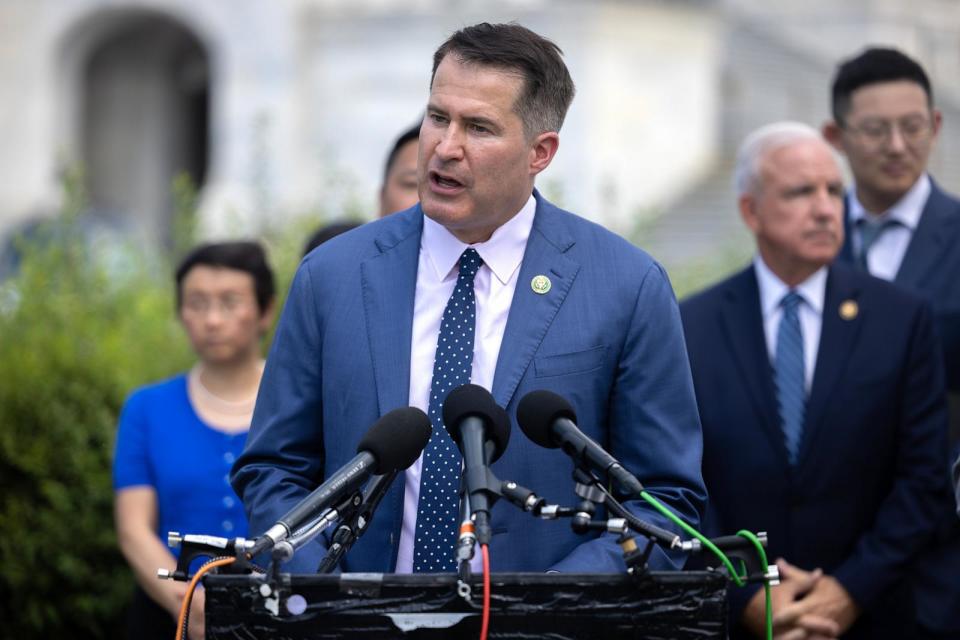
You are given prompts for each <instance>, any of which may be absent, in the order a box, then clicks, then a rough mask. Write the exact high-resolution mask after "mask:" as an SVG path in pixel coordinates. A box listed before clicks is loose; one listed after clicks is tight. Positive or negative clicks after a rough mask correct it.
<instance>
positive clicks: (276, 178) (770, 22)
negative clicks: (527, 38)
mask: <svg viewBox="0 0 960 640" xmlns="http://www.w3.org/2000/svg"><path fill="white" fill-rule="evenodd" d="M910 6H911V9H910V10H907V9H905V8H903V7H902V6H901V3H900V2H896V1H893V0H850V1H848V2H845V3H835V2H826V1H825V0H807V1H806V2H804V3H796V2H790V1H787V0H769V1H766V2H763V3H758V2H749V1H748V0H713V1H711V0H680V1H676V0H675V1H667V0H660V1H657V0H550V1H548V0H457V1H452V0H231V1H229V2H227V1H221V0H32V1H30V2H27V1H26V0H5V1H4V2H2V3H0V136H2V139H3V141H4V144H3V145H0V235H2V233H3V231H4V230H9V229H12V228H15V227H17V226H18V225H21V224H23V223H24V222H25V221H27V220H30V219H35V218H38V217H43V216H49V215H52V214H53V213H55V212H56V211H57V210H58V208H59V207H60V206H61V201H62V182H63V181H64V179H65V177H66V176H68V175H71V173H72V172H73V171H74V170H76V169H77V168H82V169H83V175H84V177H83V185H84V186H85V187H86V189H87V197H88V201H89V205H90V209H89V215H90V216H92V217H95V218H98V219H100V220H102V221H106V222H107V223H108V224H112V225H115V226H118V227H121V228H126V229H129V230H130V232H131V233H133V234H135V235H137V236H138V237H140V238H142V239H143V241H144V242H153V243H162V242H167V241H169V238H170V235H171V226H172V215H173V210H174V199H173V195H172V190H171V185H172V183H173V179H174V177H175V176H176V175H178V174H180V173H184V172H185V173H186V174H189V175H190V176H191V177H192V179H193V181H194V182H195V183H196V184H197V185H199V197H200V214H199V215H200V220H199V222H200V225H201V229H202V230H203V232H204V234H205V235H207V236H223V235H233V234H237V233H256V232H258V231H259V230H262V229H264V228H266V227H268V226H275V225H276V224H278V222H282V221H283V219H284V218H285V217H286V218H289V217H292V216H296V215H303V214H305V213H306V212H318V213H320V214H323V213H326V214H327V215H330V216H337V215H340V214H342V213H345V212H349V213H353V214H357V215H361V216H367V217H370V218H372V217H373V216H374V214H375V211H376V208H375V194H376V189H377V186H378V185H379V181H380V176H381V172H382V162H383V159H384V156H385V154H386V151H387V149H388V148H389V146H390V144H391V143H392V140H393V138H394V137H395V136H396V134H397V133H399V132H400V131H401V130H403V129H404V128H405V127H407V126H409V125H410V124H412V123H414V122H416V121H417V120H418V119H419V118H420V116H421V113H422V109H423V106H424V104H425V101H426V98H427V95H428V90H429V81H430V66H431V57H432V53H433V50H434V49H435V48H436V46H437V45H438V44H439V43H440V42H441V41H442V40H443V39H444V38H445V37H446V36H447V35H449V33H451V32H452V31H454V30H455V29H457V28H459V27H460V26H463V25H465V24H471V23H474V22H479V21H484V20H486V21H491V22H495V21H496V22H499V21H509V20H517V21H519V22H521V23H522V24H524V25H526V26H529V27H530V28H532V29H534V30H536V31H538V32H540V33H542V34H544V35H546V36H548V37H550V38H551V39H553V40H554V41H555V42H557V44H559V45H560V47H561V48H562V49H563V50H564V52H565V57H566V60H567V63H568V65H569V66H570V69H571V73H572V75H573V78H574V81H575V82H576V83H577V89H578V92H577V97H576V98H575V100H574V103H573V107H572V109H571V111H570V114H569V116H568V119H567V122H566V124H565V126H564V130H563V133H562V136H561V137H562V144H561V148H560V152H559V155H558V157H557V158H556V160H555V161H554V163H553V165H552V166H551V167H550V168H549V169H548V170H547V171H546V172H545V173H544V174H543V175H542V177H541V178H540V179H539V181H538V183H539V185H540V188H541V189H542V190H543V191H544V192H545V193H546V194H547V195H548V196H549V197H551V198H553V199H555V200H557V201H559V202H560V203H562V204H563V205H565V206H567V207H569V208H571V209H573V210H575V211H577V212H579V213H581V214H583V215H585V216H587V217H590V218H592V219H594V220H597V221H599V222H601V223H603V224H606V225H607V226H609V227H611V228H614V229H615V230H617V231H620V232H622V233H626V234H628V235H635V234H636V231H637V229H638V228H639V227H640V226H643V228H644V229H646V231H647V233H645V234H644V235H645V237H647V238H648V240H649V244H648V246H649V248H650V249H651V250H652V251H653V253H654V254H655V255H658V256H663V257H664V258H665V259H667V260H668V261H669V260H670V259H684V258H685V257H687V256H688V255H698V254H699V253H700V252H702V251H705V250H708V249H709V248H710V247H712V246H714V245H715V244H716V243H717V241H718V239H719V240H723V239H724V238H727V237H728V236H729V237H732V238H737V237H739V236H737V233H738V232H739V231H738V229H739V226H738V223H736V219H735V215H734V213H733V211H734V207H733V201H732V192H731V190H730V189H729V188H727V186H726V185H727V184H728V183H729V171H730V164H731V158H732V153H733V151H732V150H733V149H734V148H735V145H736V143H737V142H738V141H739V139H740V138H741V137H742V135H743V134H744V133H745V132H746V131H748V130H750V129H752V128H754V127H755V126H757V125H759V124H762V123H764V122H767V121H770V120H775V119H781V118H795V119H800V120H804V121H807V122H810V123H813V124H819V122H821V121H822V120H823V119H824V118H825V117H826V115H827V102H828V97H827V94H828V82H829V76H830V73H831V71H832V68H833V65H834V63H835V61H836V60H837V59H838V58H840V57H843V56H846V55H849V54H851V53H853V52H854V51H856V50H857V49H859V48H861V47H862V46H863V45H864V44H865V43H867V42H888V43H894V44H897V45H899V46H903V47H904V48H905V49H907V50H908V51H910V52H912V53H914V54H916V55H918V56H919V57H920V58H921V59H922V60H923V61H924V62H925V63H926V64H927V65H928V67H929V69H930V70H931V71H932V72H933V75H934V76H935V78H938V79H939V80H941V81H944V80H950V79H952V78H953V77H956V71H957V66H958V65H960V50H958V49H960V48H958V44H957V43H958V42H960V39H958V38H957V36H958V33H957V31H958V29H960V27H958V20H957V15H958V9H957V8H955V6H956V4H955V3H953V2H951V1H950V0H918V1H917V2H914V3H911V5H910ZM930 15H939V16H941V17H942V18H943V19H931V18H930V17H929V16H930ZM940 87H941V84H938V90H939V89H940ZM938 100H939V102H940V104H941V106H943V107H945V108H946V111H947V114H946V116H947V117H946V120H947V128H946V129H945V131H944V134H945V137H949V136H950V133H951V131H953V130H955V129H953V128H952V126H953V125H952V123H955V122H957V119H958V117H960V114H955V105H956V104H957V100H956V97H955V95H953V94H950V93H949V92H948V91H945V90H944V91H940V94H939V96H938ZM951 153H952V151H951V150H950V149H949V148H948V145H943V144H941V146H940V151H939V152H938V155H937V157H936V159H935V161H934V162H935V168H936V170H937V173H938V176H939V177H940V178H941V181H943V182H945V183H946V184H947V186H948V187H950V186H951V184H956V183H957V180H956V179H955V178H956V175H957V173H958V171H960V168H958V167H960V162H957V161H956V160H954V158H953V156H952V155H951ZM641 223H642V224H641ZM638 225H639V226H638Z"/></svg>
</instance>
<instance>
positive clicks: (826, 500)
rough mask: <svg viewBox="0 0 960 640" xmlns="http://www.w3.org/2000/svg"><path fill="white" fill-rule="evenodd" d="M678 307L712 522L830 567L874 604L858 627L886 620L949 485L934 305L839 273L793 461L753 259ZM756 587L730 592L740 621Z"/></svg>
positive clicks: (867, 605) (832, 279)
mask: <svg viewBox="0 0 960 640" xmlns="http://www.w3.org/2000/svg"><path fill="white" fill-rule="evenodd" d="M845 301H853V302H854V303H855V304H856V305H857V310H858V312H857V314H856V317H854V318H852V319H844V318H843V317H842V316H841V315H840V311H839V310H840V306H841V304H842V303H844V302H845ZM848 308H849V305H848ZM680 309H681V315H682V317H683V324H684V330H685V334H686V339H687V346H688V349H689V353H690V362H691V369H692V371H693V380H694V387H695V389H696V393H697V401H698V403H699V407H700V417H701V420H702V423H703V435H704V464H703V471H704V479H705V481H706V483H707V488H708V489H709V491H710V508H709V510H708V515H707V525H706V526H707V528H708V530H710V531H711V532H723V533H729V532H734V531H737V530H739V529H741V528H746V529H749V530H751V531H766V532H768V533H769V540H770V546H769V549H768V553H767V555H768V557H769V558H771V560H772V559H773V558H776V557H779V556H782V557H784V558H786V559H787V560H788V561H790V562H792V563H794V564H796V565H798V566H800V567H802V568H805V569H808V570H810V569H814V568H816V567H822V568H823V569H824V571H826V572H827V573H829V574H831V575H833V576H834V577H835V578H836V579H837V580H839V581H840V583H841V584H843V586H844V587H845V588H846V589H847V591H848V592H849V593H850V595H851V596H852V597H853V598H854V600H855V601H856V602H857V603H858V604H859V605H860V606H861V608H863V609H864V611H865V612H866V613H865V616H864V619H863V620H861V622H860V623H858V626H859V627H860V629H861V630H863V629H864V628H865V627H866V626H867V625H870V624H872V623H875V622H877V617H878V616H880V617H882V616H883V614H884V613H886V612H885V611H881V610H880V609H881V608H880V607H879V606H877V605H878V603H879V602H880V601H881V600H882V599H884V596H885V594H887V593H889V591H890V590H891V588H893V587H894V586H895V585H897V583H898V582H899V581H900V580H901V579H902V577H903V576H904V574H905V571H906V569H907V565H908V563H909V562H910V560H911V559H912V558H913V557H914V556H915V554H916V553H917V551H919V550H920V548H921V547H922V546H923V545H924V544H926V543H928V541H929V538H930V537H931V536H932V533H933V530H934V525H935V522H936V513H937V508H938V503H937V498H938V492H939V491H941V490H942V489H943V486H944V483H943V479H942V477H941V474H940V473H939V466H938V463H939V460H940V458H941V456H942V454H943V448H944V446H945V443H946V421H947V418H946V404H945V401H944V397H943V367H942V364H941V362H940V358H939V355H938V352H937V349H938V343H937V340H936V335H935V332H934V329H933V323H932V320H931V315H930V311H929V308H928V306H927V305H926V304H925V303H923V302H922V301H921V300H920V299H918V298H916V297H914V296H913V295H911V294H909V293H906V292H903V291H901V290H899V289H898V288H896V287H894V286H892V285H890V284H888V283H885V282H883V281H881V280H878V279H876V278H872V277H870V276H867V275H864V274H861V273H858V272H855V271H853V270H851V269H849V268H848V267H845V266H842V265H835V266H833V267H831V268H830V271H829V274H828V277H827V285H826V295H825V301H824V309H823V324H822V330H821V336H820V345H819V349H818V353H817V364H816V369H815V371H814V376H813V385H812V388H811V393H810V397H809V400H808V404H807V412H806V417H805V426H804V432H803V436H802V441H801V445H800V453H799V459H798V462H797V465H796V466H795V467H794V466H791V465H790V463H789V462H788V458H787V450H786V446H785V444H784V437H783V431H782V428H781V426H780V419H779V415H778V411H777V402H776V395H775V392H774V386H773V373H772V366H771V364H770V358H769V356H768V353H767V346H766V341H765V338H764V331H763V319H762V315H761V309H760V295H759V290H758V285H757V280H756V275H755V272H754V269H753V267H750V268H748V269H747V270H745V271H743V272H741V273H739V274H737V275H735V276H733V277H732V278H730V279H728V280H726V281H724V282H722V283H720V284H719V285H717V286H715V287H713V288H711V289H709V290H707V291H706V292H704V293H701V294H699V295H697V296H694V297H693V298H690V299H689V300H685V301H684V302H683V303H682V304H681V306H680ZM752 593H753V590H750V589H743V590H738V591H737V592H734V596H733V600H732V603H733V607H732V610H733V614H734V618H735V619H736V620H739V617H740V615H741V614H742V609H743V606H744V605H745V603H746V601H747V599H748V598H749V597H750V596H751V595H752ZM908 613H909V612H908ZM871 619H872V620H871ZM893 620H895V618H893ZM879 628H881V629H885V630H887V629H891V630H892V626H890V625H886V626H881V627H879ZM856 633H857V631H856V627H855V628H854V635H856ZM863 633H866V635H865V636H864V637H871V636H870V635H869V633H867V632H863ZM874 637H887V636H885V635H877V636H874Z"/></svg>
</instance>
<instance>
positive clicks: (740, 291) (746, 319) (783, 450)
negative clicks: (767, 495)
mask: <svg viewBox="0 0 960 640" xmlns="http://www.w3.org/2000/svg"><path fill="white" fill-rule="evenodd" d="M724 293H725V304H724V305H723V306H722V308H721V311H720V316H721V320H720V321H721V325H722V327H723V334H724V336H725V339H726V341H727V343H728V345H729V347H730V351H731V352H732V353H733V357H734V361H735V362H736V364H737V370H738V371H739V373H740V377H741V379H742V380H743V384H744V388H745V389H746V390H747V394H748V395H749V396H750V400H751V403H752V404H753V408H754V410H755V411H756V414H757V417H758V422H759V424H760V425H762V428H763V431H764V433H765V434H766V435H767V437H768V438H769V439H770V442H771V444H772V445H773V448H774V450H775V451H777V452H779V455H780V456H781V458H782V460H783V464H784V466H785V467H786V466H788V463H787V461H788V456H787V447H786V444H785V442H784V437H783V429H782V428H781V426H780V414H779V412H778V411H777V398H776V392H775V391H774V387H773V376H772V370H771V366H770V357H769V355H768V353H767V343H766V338H765V337H764V336H765V333H764V330H763V312H762V310H761V308H760V289H759V287H758V285H757V276H756V274H755V272H754V269H753V267H752V266H751V267H748V268H747V269H746V270H744V271H741V272H740V273H739V274H737V275H736V276H734V277H733V278H732V279H731V280H730V282H729V284H728V286H727V289H726V291H725V292H724Z"/></svg>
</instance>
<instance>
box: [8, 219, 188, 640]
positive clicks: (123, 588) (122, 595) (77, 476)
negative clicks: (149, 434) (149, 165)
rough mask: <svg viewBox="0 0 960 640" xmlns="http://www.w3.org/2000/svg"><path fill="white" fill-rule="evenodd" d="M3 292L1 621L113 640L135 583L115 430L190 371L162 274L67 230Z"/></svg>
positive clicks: (48, 231) (35, 630) (126, 252)
mask: <svg viewBox="0 0 960 640" xmlns="http://www.w3.org/2000/svg"><path fill="white" fill-rule="evenodd" d="M20 250H21V255H22V262H21V264H20V271H19V273H18V275H17V276H16V277H15V278H14V279H12V280H10V281H8V282H6V283H3V284H2V285H0V287H2V291H0V301H2V303H0V478H2V486H3V490H2V491H0V562H2V566H3V571H2V573H0V592H2V593H3V594H4V596H3V598H2V599H0V612H2V613H0V616H2V619H3V620H4V635H6V636H7V637H17V638H33V637H62V638H68V637H69V638H104V637H110V636H117V635H118V630H119V628H120V626H121V624H122V620H121V612H122V609H123V608H124V606H125V605H126V602H127V600H128V598H129V596H130V594H131V592H132V585H133V581H132V577H131V574H130V571H129V570H128V568H127V565H126V563H125V562H124V560H123V558H122V556H121V555H120V553H119V551H118V548H117V544H116V538H115V535H114V529H113V508H112V504H113V490H112V484H111V463H112V454H113V444H114V436H115V433H116V421H117V415H118V412H119V410H120V407H121V405H122V403H123V400H124V398H125V397H126V395H127V394H128V393H129V392H130V390H131V389H133V388H134V387H136V386H138V385H141V384H144V383H145V382H148V381H150V380H154V379H157V378H161V377H164V376H167V375H170V374H172V373H173V372H175V371H178V370H182V369H183V368H184V367H186V366H188V364H189V363H190V361H191V358H190V353H189V349H188V347H187V343H186V340H185V338H184V337H183V332H182V331H181V329H180V328H179V326H178V324H177V322H176V319H175V316H174V309H173V301H172V297H173V296H172V293H173V292H172V285H171V284H170V282H169V281H170V277H169V273H170V270H169V267H166V266H164V267H162V268H154V269H150V268H149V267H148V266H146V265H144V263H143V262H142V260H141V259H140V257H139V256H138V254H137V253H136V252H135V251H134V250H133V248H132V247H129V246H117V245H116V241H114V242H113V243H111V246H102V245H97V244H91V243H90V242H89V241H88V240H84V239H83V234H82V233H80V232H79V230H78V225H77V222H76V220H75V219H71V217H70V216H66V217H65V218H64V219H62V220H58V221H56V222H54V223H51V224H50V225H48V226H47V227H46V228H44V229H43V232H42V234H41V238H40V239H39V240H34V241H32V242H30V243H25V244H22V245H21V247H20Z"/></svg>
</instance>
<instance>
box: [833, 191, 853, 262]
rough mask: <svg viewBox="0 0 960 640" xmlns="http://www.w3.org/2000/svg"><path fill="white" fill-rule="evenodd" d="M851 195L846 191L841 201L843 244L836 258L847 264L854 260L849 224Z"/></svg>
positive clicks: (850, 226)
mask: <svg viewBox="0 0 960 640" xmlns="http://www.w3.org/2000/svg"><path fill="white" fill-rule="evenodd" d="M852 197H853V196H852V195H851V194H850V192H849V191H848V192H847V197H846V198H844V201H843V202H844V210H843V246H842V247H840V254H839V255H838V256H837V260H840V261H841V262H846V263H847V264H854V263H855V262H856V261H855V260H854V259H853V225H852V224H850V198H852Z"/></svg>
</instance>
